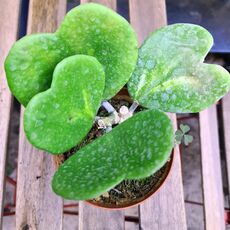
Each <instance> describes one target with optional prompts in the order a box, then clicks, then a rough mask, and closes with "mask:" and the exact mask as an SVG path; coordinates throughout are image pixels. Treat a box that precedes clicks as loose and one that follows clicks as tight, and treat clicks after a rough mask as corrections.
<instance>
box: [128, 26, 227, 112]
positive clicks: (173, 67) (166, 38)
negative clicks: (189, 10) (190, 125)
mask: <svg viewBox="0 0 230 230" xmlns="http://www.w3.org/2000/svg"><path fill="white" fill-rule="evenodd" d="M212 44H213V38H212V36H211V34H210V33H209V32H208V31H207V30H205V29H204V28H202V27H200V26H197V25H192V24H174V25H170V26H166V27H163V28H161V29H159V30H157V31H156V32H154V33H153V34H151V35H150V37H149V38H148V39H147V40H146V41H145V42H144V44H143V45H142V46H141V48H140V50H139V57H138V62H137V66H136V69H135V71H134V73H133V75H132V77H131V80H130V82H129V85H128V86H129V87H128V88H129V92H130V94H131V95H132V97H133V98H134V99H135V100H136V101H137V102H139V103H140V104H141V105H142V106H145V107H148V108H159V109H161V110H163V111H167V112H180V113H184V112H199V111H201V110H203V109H205V108H207V107H208V106H210V105H211V104H213V103H214V102H216V101H217V100H218V99H219V98H221V97H222V96H223V95H224V94H225V93H226V92H227V91H228V90H229V88H230V75H229V73H228V72H227V71H226V70H225V69H224V68H222V67H221V66H218V65H208V64H204V63H202V62H203V60H204V58H205V56H206V54H207V53H208V51H209V50H210V48H211V46H212Z"/></svg>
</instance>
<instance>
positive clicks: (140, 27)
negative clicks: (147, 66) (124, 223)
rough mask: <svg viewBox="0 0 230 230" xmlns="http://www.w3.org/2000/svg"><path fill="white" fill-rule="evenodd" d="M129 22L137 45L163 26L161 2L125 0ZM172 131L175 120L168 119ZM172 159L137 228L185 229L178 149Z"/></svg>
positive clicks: (164, 19) (147, 229) (163, 6)
mask: <svg viewBox="0 0 230 230" xmlns="http://www.w3.org/2000/svg"><path fill="white" fill-rule="evenodd" d="M129 7H130V21H131V23H132V25H133V27H134V29H135V30H136V32H137V34H138V40H139V44H141V43H142V42H143V41H144V39H145V38H146V36H147V35H148V34H149V33H150V32H152V31H153V30H155V29H157V28H159V27H162V26H164V25H166V23H167V19H166V8H165V1H164V0H146V1H144V2H143V1H139V0H129ZM170 117H171V119H172V122H173V124H174V127H175V129H177V125H176V116H175V115H170ZM174 152H175V158H174V162H173V166H172V170H171V172H170V175H169V178H167V180H166V183H165V184H164V185H163V186H162V188H161V189H160V191H158V192H157V193H156V194H155V195H154V197H153V198H151V199H149V200H148V201H146V202H144V203H143V204H142V205H140V228H141V229H143V230H152V229H179V230H182V229H186V220H185V207H184V196H183V187H182V176H181V162H180V155H179V149H178V148H175V149H174Z"/></svg>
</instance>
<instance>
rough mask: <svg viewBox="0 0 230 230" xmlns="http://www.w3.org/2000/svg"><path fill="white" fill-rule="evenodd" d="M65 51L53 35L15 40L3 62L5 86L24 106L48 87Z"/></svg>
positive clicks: (40, 35)
mask: <svg viewBox="0 0 230 230" xmlns="http://www.w3.org/2000/svg"><path fill="white" fill-rule="evenodd" d="M65 56H68V48H67V46H65V45H64V43H63V42H62V41H61V39H60V38H58V37H57V36H55V35H54V34H35V35H29V36H26V37H24V38H22V39H20V40H19V41H17V42H16V43H15V44H14V46H13V47H12V48H11V50H10V52H9V55H8V56H7V59H6V61H5V71H6V76H7V81H8V85H9V87H10V90H11V91H12V93H13V94H14V96H15V97H16V98H17V99H18V101H19V102H20V103H22V104H23V105H24V106H26V105H27V103H28V102H29V100H30V99H31V98H32V97H33V96H34V95H36V94H37V93H39V92H41V91H45V90H46V89H48V88H49V87H50V85H51V81H52V74H53V71H54V68H55V66H56V65H57V63H58V62H60V61H61V60H62V59H63V58H64V57H65Z"/></svg>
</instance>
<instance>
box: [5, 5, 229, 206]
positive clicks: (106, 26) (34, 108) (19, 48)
mask: <svg viewBox="0 0 230 230" xmlns="http://www.w3.org/2000/svg"><path fill="white" fill-rule="evenodd" d="M212 45H213V38H212V36H211V34H210V33H209V32H208V31H207V30H206V29H204V28H202V27H200V26H198V25H193V24H174V25H169V26H165V27H163V28H161V29H158V30H156V31H154V32H153V33H152V34H150V35H149V37H148V38H147V39H146V40H145V42H144V43H143V44H142V45H141V47H140V48H139V49H138V47H137V39H136V35H135V32H134V31H133V29H132V27H131V26H130V24H129V23H128V22H127V21H126V20H125V19H124V18H122V17H121V16H119V15H118V14H116V13H115V12H113V11H112V10H110V9H108V8H106V7H103V6H101V5H98V4H94V3H90V4H83V5H81V6H79V7H76V8H74V9H73V10H71V11H70V12H69V13H68V14H67V15H66V16H65V18H64V20H63V22H62V24H61V25H60V27H59V28H58V29H57V31H56V32H55V33H53V34H35V35H28V36H26V37H24V38H22V39H21V40H19V41H17V42H16V43H15V44H14V46H13V47H12V48H11V50H10V52H9V54H8V56H7V58H6V61H5V71H6V76H7V81H8V85H9V88H10V90H11V92H12V93H13V95H14V96H15V97H16V98H17V99H18V100H19V102H20V103H21V104H22V105H24V106H25V113H24V130H25V134H26V136H27V138H28V140H29V141H30V143H31V144H32V145H34V146H35V147H37V148H39V149H42V150H46V151H47V152H49V153H52V154H54V155H58V154H63V153H64V152H67V151H69V150H70V149H72V148H73V149H74V148H75V150H76V151H72V154H71V156H68V159H66V160H65V161H64V162H63V163H62V164H61V166H60V167H59V168H58V170H57V172H56V173H55V175H54V177H53V181H52V188H53V191H54V192H55V193H56V194H58V195H60V196H62V197H64V198H66V199H74V200H89V199H91V200H92V201H91V202H93V203H97V202H99V203H100V204H101V200H102V201H104V202H106V199H104V200H103V196H105V194H106V193H107V195H108V196H111V194H112V192H111V191H112V190H113V191H115V193H118V194H119V192H121V191H120V190H118V187H119V186H120V187H119V188H121V187H122V186H125V185H127V186H128V185H130V184H132V185H133V184H135V185H138V186H140V187H141V186H142V185H143V184H148V183H149V182H150V181H152V178H153V175H156V173H158V172H159V171H160V170H162V167H163V168H164V170H166V169H167V170H168V171H169V169H170V167H169V166H170V165H169V163H168V161H169V160H170V159H171V158H172V156H171V152H172V150H173V147H174V143H175V136H174V130H173V126H172V123H171V121H170V119H169V118H168V116H167V114H166V113H165V112H171V113H193V112H199V111H201V110H203V109H205V108H208V107H209V106H210V105H212V104H213V103H215V102H216V101H217V100H219V99H220V98H221V97H223V96H224V95H225V94H226V93H227V92H228V90H229V88H230V75H229V73H228V72H227V71H226V70H225V69H224V68H222V67H221V66H219V65H211V64H205V63H203V61H204V58H205V56H206V55H207V53H208V52H209V50H210V49H211V47H212ZM125 84H127V88H128V92H129V94H130V97H131V98H132V103H131V104H130V102H126V103H127V104H124V105H123V104H122V103H124V102H123V101H120V102H119V106H117V105H116V103H117V102H116V101H115V95H116V94H117V93H118V92H119V91H120V90H121V88H122V87H123V86H124V85H125ZM103 109H104V112H103ZM181 130H182V132H181V133H180V132H177V133H176V136H179V137H180V138H182V137H183V136H184V137H186V138H187V141H186V143H189V142H191V138H189V136H188V135H187V134H186V133H187V132H188V131H189V130H188V128H187V127H181ZM95 132H97V133H98V132H99V135H98V136H99V137H98V138H95V137H93V138H90V135H91V136H92V134H93V135H94V134H95ZM186 135H187V136H186ZM95 136H96V135H95ZM179 137H178V138H179ZM165 165H166V166H165ZM167 170H166V171H167ZM163 174H164V173H162V174H161V175H163ZM162 177H163V176H161V178H159V179H161V180H162ZM164 177H165V176H164ZM124 181H125V182H124ZM131 181H132V182H131ZM123 182H124V183H123ZM122 183H123V184H122ZM121 184H122V186H121ZM142 188H143V186H142ZM151 189H152V187H151V186H150V190H151ZM150 190H148V191H147V193H146V194H149V191H150ZM108 191H109V192H108ZM146 194H144V196H145V195H146ZM147 196H148V195H147ZM98 197H99V201H98ZM138 199H139V198H138ZM139 201H140V199H139V200H137V201H136V203H137V202H139ZM134 203H135V202H134ZM100 206H108V204H102V205H100ZM115 207H116V206H115Z"/></svg>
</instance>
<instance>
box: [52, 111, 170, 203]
mask: <svg viewBox="0 0 230 230" xmlns="http://www.w3.org/2000/svg"><path fill="white" fill-rule="evenodd" d="M173 141H174V135H173V128H172V124H171V121H170V119H169V118H168V117H167V115H165V114H164V113H163V112H160V111H158V110H155V109H153V110H147V111H142V112H139V113H137V114H136V115H134V116H133V117H131V118H129V119H128V120H126V121H124V122H123V123H122V124H120V125H119V126H117V127H115V128H114V129H113V130H112V131H111V132H109V133H107V134H106V135H104V136H102V137H100V138H98V139H96V140H95V141H94V142H92V143H91V144H89V145H87V146H85V147H84V148H82V149H80V150H79V151H78V152H77V153H75V154H74V155H73V156H72V157H70V158H69V159H68V160H67V161H65V162H64V163H63V164H62V165H61V166H60V167H59V169H58V171H57V172H56V174H55V175H54V178H53V182H52V186H53V190H54V191H55V192H56V193H57V194H58V195H60V196H62V197H64V198H67V199H76V200H85V199H91V198H94V197H97V196H99V195H101V194H103V193H104V192H105V191H108V190H109V189H111V188H112V187H114V186H115V185H116V184H118V183H120V182H121V181H122V180H123V179H141V178H144V177H147V176H150V175H151V174H153V173H154V172H156V171H157V170H158V169H159V168H161V167H162V166H163V165H164V164H165V162H166V161H167V159H168V158H169V155H170V152H171V150H172V147H173Z"/></svg>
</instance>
